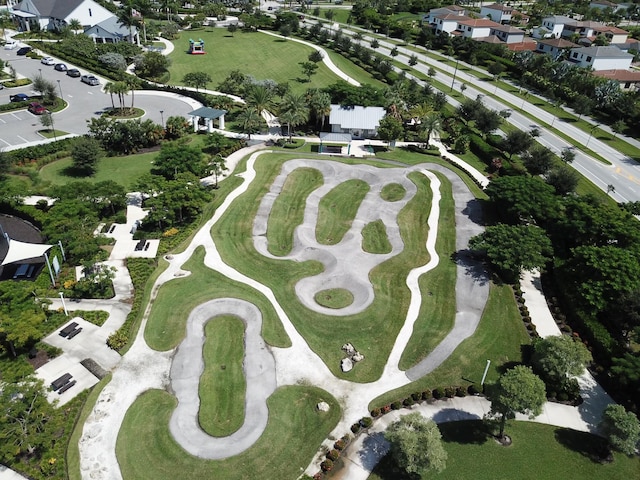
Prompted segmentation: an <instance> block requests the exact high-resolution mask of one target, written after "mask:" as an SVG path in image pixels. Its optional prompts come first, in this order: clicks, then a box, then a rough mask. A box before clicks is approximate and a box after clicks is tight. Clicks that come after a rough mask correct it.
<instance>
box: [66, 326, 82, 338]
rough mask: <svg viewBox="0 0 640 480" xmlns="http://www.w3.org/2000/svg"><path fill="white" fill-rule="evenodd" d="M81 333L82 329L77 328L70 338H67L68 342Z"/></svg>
mask: <svg viewBox="0 0 640 480" xmlns="http://www.w3.org/2000/svg"><path fill="white" fill-rule="evenodd" d="M81 331H82V327H78V328H76V329H75V330H74V331H73V332H71V333H70V334H69V336H68V337H67V340H71V339H72V338H73V337H75V336H76V335H78V334H79V333H80V332H81Z"/></svg>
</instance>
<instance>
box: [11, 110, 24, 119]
mask: <svg viewBox="0 0 640 480" xmlns="http://www.w3.org/2000/svg"><path fill="white" fill-rule="evenodd" d="M11 116H12V117H14V118H17V119H18V120H22V119H21V118H20V117H19V116H18V115H16V114H15V113H13V112H12V113H11Z"/></svg>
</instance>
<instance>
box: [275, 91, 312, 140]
mask: <svg viewBox="0 0 640 480" xmlns="http://www.w3.org/2000/svg"><path fill="white" fill-rule="evenodd" d="M308 118H309V107H307V102H306V100H305V98H304V95H297V94H295V93H287V94H286V95H285V96H284V98H283V99H282V103H280V121H281V122H284V123H286V124H287V134H288V135H289V142H291V137H292V135H291V126H292V125H293V126H294V127H296V126H298V125H302V124H303V123H305V122H306V121H307V120H308Z"/></svg>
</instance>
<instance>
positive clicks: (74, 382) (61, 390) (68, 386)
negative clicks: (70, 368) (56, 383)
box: [58, 380, 76, 395]
mask: <svg viewBox="0 0 640 480" xmlns="http://www.w3.org/2000/svg"><path fill="white" fill-rule="evenodd" d="M75 384H76V381H75V380H73V381H71V382H69V383H67V384H66V385H65V386H64V387H62V388H61V389H60V390H58V395H62V394H63V393H64V392H66V391H67V390H69V389H70V388H71V387H73V386H74V385H75Z"/></svg>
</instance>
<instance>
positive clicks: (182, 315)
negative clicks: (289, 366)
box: [144, 247, 290, 351]
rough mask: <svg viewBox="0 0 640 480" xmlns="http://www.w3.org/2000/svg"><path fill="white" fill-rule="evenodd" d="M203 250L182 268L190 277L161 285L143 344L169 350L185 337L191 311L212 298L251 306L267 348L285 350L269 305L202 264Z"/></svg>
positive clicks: (286, 340) (282, 333)
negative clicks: (239, 300)
mask: <svg viewBox="0 0 640 480" xmlns="http://www.w3.org/2000/svg"><path fill="white" fill-rule="evenodd" d="M203 261H204V248H202V247H199V248H198V249H196V251H195V253H194V255H193V257H192V258H191V259H189V260H188V261H187V262H186V263H185V264H184V265H183V267H182V268H183V269H185V270H189V271H190V272H191V275H189V276H188V277H184V278H178V279H175V280H171V281H170V282H168V283H165V284H164V285H163V286H162V287H160V291H159V292H158V296H157V298H156V300H155V302H154V304H153V306H152V307H151V312H150V314H149V321H148V323H147V327H146V329H145V332H144V338H145V340H146V342H147V344H148V345H149V346H150V347H151V348H153V349H155V350H161V351H164V350H170V349H172V348H174V347H176V346H178V344H179V343H180V341H181V340H182V339H183V338H184V335H185V328H186V327H185V326H186V324H187V318H188V316H189V313H190V312H191V310H193V309H194V308H195V307H197V306H198V305H200V304H201V303H203V302H206V301H208V300H212V299H214V298H223V297H232V298H243V299H245V300H247V301H249V302H251V303H253V304H255V305H256V306H257V307H258V308H259V309H260V310H261V312H262V315H263V318H262V321H263V323H262V336H263V338H264V340H265V342H267V343H269V344H270V345H274V346H279V347H287V346H289V345H290V342H289V338H288V337H287V334H286V333H285V331H284V328H283V327H282V324H281V323H280V320H279V319H278V316H277V315H276V313H275V311H274V310H273V307H272V306H271V304H270V303H269V302H268V301H267V300H266V299H265V298H264V297H263V296H262V295H261V294H260V293H258V292H257V291H255V290H254V289H253V288H251V287H249V286H247V285H244V284H240V283H237V282H234V281H232V280H229V279H228V278H227V277H225V276H223V275H221V274H220V273H218V272H214V271H212V270H210V269H209V268H207V267H206V266H205V265H204V264H203Z"/></svg>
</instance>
